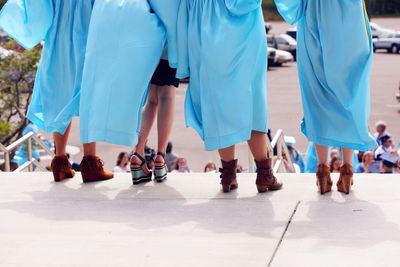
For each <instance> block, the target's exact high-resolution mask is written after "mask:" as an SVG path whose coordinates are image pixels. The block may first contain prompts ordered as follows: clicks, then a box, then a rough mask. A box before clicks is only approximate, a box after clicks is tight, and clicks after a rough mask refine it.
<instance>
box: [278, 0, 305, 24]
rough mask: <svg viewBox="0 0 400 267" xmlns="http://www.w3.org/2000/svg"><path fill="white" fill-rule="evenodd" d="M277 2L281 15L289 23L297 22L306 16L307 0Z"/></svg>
mask: <svg viewBox="0 0 400 267" xmlns="http://www.w3.org/2000/svg"><path fill="white" fill-rule="evenodd" d="M275 4H276V7H277V8H278V11H279V13H280V14H281V16H282V17H283V18H284V19H285V20H286V22H287V23H289V24H295V23H297V22H298V21H299V20H300V19H301V18H302V17H303V16H304V12H305V8H306V1H305V0H275Z"/></svg>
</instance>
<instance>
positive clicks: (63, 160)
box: [50, 155, 75, 182]
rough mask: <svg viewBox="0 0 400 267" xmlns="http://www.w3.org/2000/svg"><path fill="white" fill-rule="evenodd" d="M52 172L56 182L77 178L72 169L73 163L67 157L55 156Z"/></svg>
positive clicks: (51, 166)
mask: <svg viewBox="0 0 400 267" xmlns="http://www.w3.org/2000/svg"><path fill="white" fill-rule="evenodd" d="M50 168H51V171H52V172H53V177H54V181H55V182H61V181H62V180H65V179H68V178H72V177H74V176H75V171H74V170H73V169H72V166H71V163H70V162H69V160H68V157H67V156H66V155H62V156H55V157H54V158H53V160H52V161H51V165H50Z"/></svg>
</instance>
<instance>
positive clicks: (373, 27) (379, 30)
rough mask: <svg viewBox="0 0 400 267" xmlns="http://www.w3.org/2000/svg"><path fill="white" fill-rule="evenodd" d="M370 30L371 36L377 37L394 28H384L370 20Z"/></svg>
mask: <svg viewBox="0 0 400 267" xmlns="http://www.w3.org/2000/svg"><path fill="white" fill-rule="evenodd" d="M370 25H371V31H372V38H378V37H381V36H382V35H385V34H389V33H393V32H394V30H390V29H385V28H382V27H381V26H379V25H378V24H376V23H374V22H371V23H370Z"/></svg>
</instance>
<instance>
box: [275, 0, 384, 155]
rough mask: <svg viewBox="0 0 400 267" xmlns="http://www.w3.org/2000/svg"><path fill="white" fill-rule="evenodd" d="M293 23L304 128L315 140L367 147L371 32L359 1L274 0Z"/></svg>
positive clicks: (372, 144) (370, 144)
mask: <svg viewBox="0 0 400 267" xmlns="http://www.w3.org/2000/svg"><path fill="white" fill-rule="evenodd" d="M275 3H276V5H277V7H278V10H279V12H280V13H281V15H282V16H283V17H284V18H285V20H286V21H287V22H288V23H290V24H294V23H297V45H298V47H297V58H298V70H299V78H300V85H301V89H302V99H303V109H304V119H303V121H302V132H303V133H304V134H305V135H306V136H307V138H308V140H310V141H312V142H315V143H317V144H319V145H325V146H337V147H347V148H350V149H356V150H361V151H366V150H370V149H374V148H375V147H376V146H377V144H376V141H375V140H374V138H373V137H372V136H371V134H370V133H369V131H368V120H369V116H370V85H369V83H370V72H371V64H372V53H373V49H372V41H371V40H372V37H371V30H370V26H369V22H368V17H367V15H366V12H365V6H364V3H363V0H351V1H348V0H312V1H311V0H275Z"/></svg>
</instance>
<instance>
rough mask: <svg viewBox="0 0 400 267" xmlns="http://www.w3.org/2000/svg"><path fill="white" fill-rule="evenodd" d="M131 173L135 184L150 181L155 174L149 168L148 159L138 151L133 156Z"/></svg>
mask: <svg viewBox="0 0 400 267" xmlns="http://www.w3.org/2000/svg"><path fill="white" fill-rule="evenodd" d="M131 174H132V182H133V184H134V185H137V184H141V183H147V182H150V181H151V176H152V175H153V174H152V172H151V171H150V170H149V169H148V168H147V164H146V160H145V159H144V158H143V157H142V156H141V155H140V154H138V153H136V152H135V153H134V154H133V155H132V157H131Z"/></svg>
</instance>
